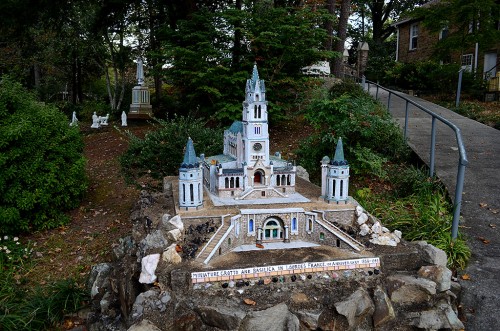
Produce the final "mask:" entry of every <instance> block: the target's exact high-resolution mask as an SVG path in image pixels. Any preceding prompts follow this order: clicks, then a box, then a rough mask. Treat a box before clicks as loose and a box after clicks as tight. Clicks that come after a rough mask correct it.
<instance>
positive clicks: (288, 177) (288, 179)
mask: <svg viewBox="0 0 500 331" xmlns="http://www.w3.org/2000/svg"><path fill="white" fill-rule="evenodd" d="M291 178H292V176H290V175H288V176H287V177H286V185H292V181H291Z"/></svg>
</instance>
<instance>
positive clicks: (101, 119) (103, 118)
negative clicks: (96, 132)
mask: <svg viewBox="0 0 500 331" xmlns="http://www.w3.org/2000/svg"><path fill="white" fill-rule="evenodd" d="M108 119H109V114H106V116H99V124H100V125H108Z"/></svg>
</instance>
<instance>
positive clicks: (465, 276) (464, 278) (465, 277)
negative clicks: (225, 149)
mask: <svg viewBox="0 0 500 331" xmlns="http://www.w3.org/2000/svg"><path fill="white" fill-rule="evenodd" d="M461 278H462V279H463V280H470V276H469V275H468V274H463V275H462V277H461Z"/></svg>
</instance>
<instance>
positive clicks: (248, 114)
mask: <svg viewBox="0 0 500 331" xmlns="http://www.w3.org/2000/svg"><path fill="white" fill-rule="evenodd" d="M202 162H203V178H204V185H205V187H206V188H207V189H208V190H209V192H210V193H211V194H214V195H216V196H218V197H221V198H234V199H242V200H243V199H246V200H249V199H265V198H269V197H286V196H287V194H289V193H293V192H295V174H296V167H295V166H294V165H292V163H290V162H287V161H285V160H283V159H281V157H280V156H279V154H278V156H273V155H270V152H269V131H268V112H267V100H266V87H265V84H264V81H263V80H261V79H259V73H258V71H257V66H256V65H254V67H253V73H252V78H250V79H248V80H247V83H246V88H245V101H244V102H243V113H242V121H235V122H234V123H233V124H232V125H231V127H230V128H229V129H228V130H226V131H225V132H224V151H223V154H221V155H215V156H209V157H206V158H203V159H202Z"/></svg>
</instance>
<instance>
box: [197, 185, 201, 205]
mask: <svg viewBox="0 0 500 331" xmlns="http://www.w3.org/2000/svg"><path fill="white" fill-rule="evenodd" d="M198 200H199V202H200V203H201V184H199V183H198Z"/></svg>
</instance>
